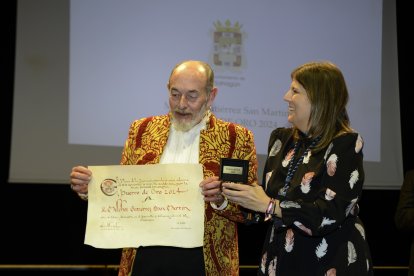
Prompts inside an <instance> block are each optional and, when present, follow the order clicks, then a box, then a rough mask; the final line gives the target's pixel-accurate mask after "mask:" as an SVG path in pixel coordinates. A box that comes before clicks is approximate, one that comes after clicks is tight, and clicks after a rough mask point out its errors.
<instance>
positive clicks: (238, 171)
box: [220, 158, 249, 184]
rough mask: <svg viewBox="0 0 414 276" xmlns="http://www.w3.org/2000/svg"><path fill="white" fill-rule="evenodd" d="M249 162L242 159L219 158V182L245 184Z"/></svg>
mask: <svg viewBox="0 0 414 276" xmlns="http://www.w3.org/2000/svg"><path fill="white" fill-rule="evenodd" d="M248 173H249V161H248V160H242V159H231V158H221V161H220V180H222V181H224V182H239V183H244V184H247V176H248Z"/></svg>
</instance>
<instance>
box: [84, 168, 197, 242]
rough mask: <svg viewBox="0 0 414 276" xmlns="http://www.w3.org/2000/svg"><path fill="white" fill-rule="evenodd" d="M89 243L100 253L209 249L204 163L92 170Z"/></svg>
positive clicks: (88, 225) (86, 235)
mask: <svg viewBox="0 0 414 276" xmlns="http://www.w3.org/2000/svg"><path fill="white" fill-rule="evenodd" d="M89 169H90V170H91V171H92V180H91V181H90V183H89V188H88V194H89V199H88V214H87V224H86V232H85V244H88V245H91V246H93V247H96V248H124V247H139V246H150V245H163V246H177V247H185V248H190V247H198V246H202V245H203V233H204V201H203V197H202V195H201V190H200V187H199V186H198V185H199V183H200V182H201V181H202V179H203V169H202V166H201V165H200V164H155V165H125V166H121V165H115V166H89Z"/></svg>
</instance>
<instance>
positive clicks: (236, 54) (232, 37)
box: [213, 20, 244, 68]
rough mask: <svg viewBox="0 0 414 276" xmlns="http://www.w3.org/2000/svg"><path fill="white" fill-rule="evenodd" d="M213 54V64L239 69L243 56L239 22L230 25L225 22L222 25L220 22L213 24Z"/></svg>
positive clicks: (241, 33)
mask: <svg viewBox="0 0 414 276" xmlns="http://www.w3.org/2000/svg"><path fill="white" fill-rule="evenodd" d="M214 27H215V30H214V33H213V38H214V53H213V64H214V65H215V66H222V67H230V68H231V67H233V68H238V67H241V66H242V65H243V63H244V60H243V58H242V56H243V55H242V54H243V32H242V31H241V27H242V25H240V24H239V22H236V23H234V24H233V25H232V24H231V22H230V20H226V21H225V22H224V24H222V23H221V22H220V21H216V22H214Z"/></svg>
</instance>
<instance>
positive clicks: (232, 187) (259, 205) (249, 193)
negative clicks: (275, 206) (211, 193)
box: [222, 182, 270, 213]
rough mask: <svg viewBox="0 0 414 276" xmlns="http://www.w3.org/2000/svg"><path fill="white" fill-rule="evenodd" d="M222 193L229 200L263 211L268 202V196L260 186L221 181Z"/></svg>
mask: <svg viewBox="0 0 414 276" xmlns="http://www.w3.org/2000/svg"><path fill="white" fill-rule="evenodd" d="M222 190H223V191H222V194H223V195H224V196H225V197H226V198H227V199H228V200H229V201H230V202H234V203H237V204H239V205H240V206H243V207H244V208H247V209H250V210H253V211H258V212H262V213H264V212H265V211H266V208H267V206H268V204H269V201H270V197H269V196H268V195H267V194H266V193H265V191H264V190H263V188H262V186H259V185H257V184H253V185H247V184H238V183H233V182H223V183H222Z"/></svg>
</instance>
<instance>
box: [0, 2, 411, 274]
mask: <svg viewBox="0 0 414 276" xmlns="http://www.w3.org/2000/svg"><path fill="white" fill-rule="evenodd" d="M384 1H388V0H384ZM408 3H409V1H404V0H397V28H398V30H397V35H398V60H399V86H400V105H401V128H402V130H401V131H402V141H396V143H399V142H401V143H402V148H403V164H404V172H405V171H407V170H409V169H414V164H413V163H414V160H413V158H410V157H411V156H412V155H413V153H414V150H413V145H412V143H410V141H409V138H408V132H409V130H410V128H411V130H412V129H413V123H412V121H410V119H411V120H412V118H414V109H413V108H411V104H410V101H409V99H408V97H409V96H410V94H412V87H411V86H409V85H410V83H409V81H410V79H409V78H408V74H409V72H408V69H407V67H408V62H409V60H411V59H412V52H411V49H409V48H410V47H409V45H410V43H408V36H409V26H410V25H409V16H410V15H409V8H408ZM0 14H1V16H0V20H1V23H2V24H1V30H2V31H1V36H2V39H1V47H0V49H1V62H0V69H1V71H0V72H1V74H0V88H1V90H0V91H1V109H2V112H1V117H2V119H1V122H2V124H1V126H2V132H1V136H2V139H1V141H2V142H1V145H2V148H3V149H2V151H1V161H2V162H1V164H2V165H1V170H0V175H1V178H0V227H1V229H0V234H1V236H0V237H1V243H0V253H1V258H0V273H1V271H2V270H8V271H9V273H10V271H11V270H10V267H14V270H16V267H20V268H19V269H20V270H21V268H22V267H23V266H24V265H44V264H47V265H66V266H62V267H66V268H70V269H69V270H76V269H79V270H78V271H77V273H79V272H80V270H81V268H79V266H73V267H71V265H98V267H101V266H102V265H103V266H105V265H109V267H112V265H113V266H116V265H118V263H119V257H120V251H119V250H102V249H94V248H92V247H90V246H86V245H83V237H84V229H85V223H86V210H87V209H86V208H87V205H86V202H83V201H81V200H80V199H79V198H78V197H77V196H76V195H75V194H74V193H73V192H71V190H70V189H69V186H68V185H61V184H55V185H54V184H36V185H33V184H19V183H13V184H11V183H8V170H9V161H10V160H9V159H10V141H11V122H12V112H13V108H12V106H13V82H14V57H15V56H14V55H15V37H16V34H15V31H16V0H5V1H2V4H1V13H0ZM411 48H412V47H411ZM45 100H47V99H45ZM27 123H28V124H30V118H27ZM26 139H27V143H30V142H31V141H30V137H26ZM33 146H36V145H33ZM47 150H48V149H45V151H47ZM70 169H71V168H68V176H69V172H70ZM398 196H399V191H398V190H364V193H363V195H362V198H361V204H360V207H361V218H362V220H363V221H364V223H365V225H366V233H367V239H368V241H369V243H370V247H371V251H372V257H373V262H374V266H375V271H376V275H380V274H381V275H397V274H396V273H402V274H401V275H404V274H406V270H405V269H398V267H401V266H403V267H406V266H408V258H409V239H410V237H409V235H408V234H405V233H399V232H398V231H397V230H396V228H395V225H394V221H393V215H394V212H395V207H396V204H397V201H398ZM264 231H265V227H264V225H255V226H240V228H239V235H240V263H241V265H242V270H241V272H242V273H241V274H243V273H244V274H246V275H247V271H249V272H248V273H249V275H254V270H255V267H254V266H256V265H257V264H258V263H259V259H258V258H259V253H260V249H261V244H262V239H263V233H264ZM9 265H17V266H9ZM250 266H253V268H249V267H250ZM57 267H61V266H57ZM92 268H93V267H92ZM243 271H244V272H243ZM100 273H106V274H108V273H109V272H108V271H106V272H100ZM111 273H114V271H111Z"/></svg>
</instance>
